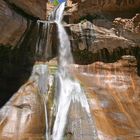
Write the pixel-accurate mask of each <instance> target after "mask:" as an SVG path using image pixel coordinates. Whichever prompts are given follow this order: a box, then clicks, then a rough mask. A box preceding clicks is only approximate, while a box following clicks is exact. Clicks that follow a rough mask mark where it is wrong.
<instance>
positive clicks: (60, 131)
mask: <svg viewBox="0 0 140 140" xmlns="http://www.w3.org/2000/svg"><path fill="white" fill-rule="evenodd" d="M64 8H65V3H62V4H61V5H60V6H59V7H58V8H57V9H56V11H55V16H54V17H55V22H56V23H57V27H58V34H59V40H60V45H59V66H58V72H57V74H56V119H55V122H54V127H53V135H52V139H53V140H62V139H63V135H64V133H65V127H66V123H67V116H68V112H69V108H70V104H71V102H72V101H73V102H75V101H77V102H80V104H81V106H82V107H83V108H84V109H85V110H86V112H87V114H89V115H90V111H89V105H88V102H87V99H86V96H85V94H84V91H83V89H82V88H81V86H80V84H79V83H78V82H77V81H76V80H75V79H74V78H73V76H72V75H71V74H70V72H69V65H70V64H72V63H73V57H72V54H71V48H70V41H69V38H68V35H67V33H66V31H65V29H64V27H63V25H62V23H61V21H62V18H63V11H64Z"/></svg>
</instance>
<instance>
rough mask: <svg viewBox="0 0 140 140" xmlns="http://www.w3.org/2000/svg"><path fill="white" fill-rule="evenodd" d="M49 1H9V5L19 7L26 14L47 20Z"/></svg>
mask: <svg viewBox="0 0 140 140" xmlns="http://www.w3.org/2000/svg"><path fill="white" fill-rule="evenodd" d="M47 1H48V0H36V1H34V0H24V1H23V0H8V2H9V3H11V4H13V5H15V6H17V7H18V8H20V9H21V10H23V11H24V12H25V13H28V14H29V15H32V16H34V17H38V18H40V19H46V12H47V11H46V8H47V5H46V3H47Z"/></svg>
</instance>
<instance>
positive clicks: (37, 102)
mask: <svg viewBox="0 0 140 140" xmlns="http://www.w3.org/2000/svg"><path fill="white" fill-rule="evenodd" d="M43 74H44V75H46V76H47V66H46V65H43V64H37V65H35V66H34V68H33V73H32V76H31V77H30V79H29V80H28V82H27V83H26V84H24V85H23V86H22V87H20V89H19V90H18V91H17V92H16V93H15V94H14V96H13V97H12V98H11V99H10V100H9V101H8V102H7V103H6V104H5V105H4V106H3V107H2V108H1V109H0V139H1V140H17V139H18V140H25V139H26V140H46V138H45V132H46V125H45V123H46V122H45V108H44V101H43V100H44V99H43V96H42V95H41V94H42V93H43V91H45V92H46V88H47V86H46V87H45V88H43V85H41V86H40V83H42V82H44V84H45V82H46V81H45V80H44V79H45V78H44V79H42V78H41V77H42V76H43Z"/></svg>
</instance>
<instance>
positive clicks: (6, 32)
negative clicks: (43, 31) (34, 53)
mask: <svg viewBox="0 0 140 140" xmlns="http://www.w3.org/2000/svg"><path fill="white" fill-rule="evenodd" d="M26 29H27V20H26V19H25V18H24V17H22V16H21V15H19V14H18V13H16V12H15V11H14V10H12V9H11V7H9V5H8V4H7V3H6V2H5V1H3V0H0V33H1V36H0V45H1V44H2V45H13V46H15V45H16V44H17V43H18V42H19V40H20V39H21V37H22V36H23V34H24V33H25V31H26Z"/></svg>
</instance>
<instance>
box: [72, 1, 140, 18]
mask: <svg viewBox="0 0 140 140" xmlns="http://www.w3.org/2000/svg"><path fill="white" fill-rule="evenodd" d="M71 1H72V2H73V3H77V5H75V6H74V7H75V8H74V7H73V8H72V9H71V11H72V12H73V15H72V17H73V19H74V20H77V19H79V18H80V17H82V16H86V15H88V14H90V15H94V14H97V13H98V14H103V13H109V14H115V13H110V12H122V11H124V12H125V11H127V10H130V9H131V12H132V10H137V9H139V6H140V1H137V0H94V1H91V0H71ZM87 7H88V8H87Z"/></svg>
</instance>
